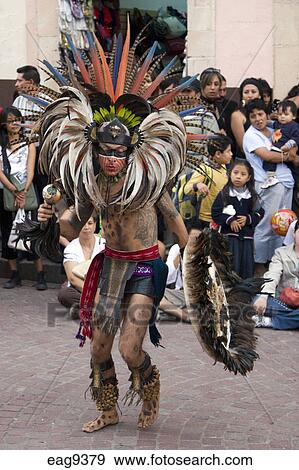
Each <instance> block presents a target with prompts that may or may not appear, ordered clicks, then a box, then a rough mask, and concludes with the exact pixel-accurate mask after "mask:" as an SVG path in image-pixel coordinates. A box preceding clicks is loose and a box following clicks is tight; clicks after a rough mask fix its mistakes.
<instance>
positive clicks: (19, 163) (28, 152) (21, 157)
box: [0, 106, 47, 290]
mask: <svg viewBox="0 0 299 470" xmlns="http://www.w3.org/2000/svg"><path fill="white" fill-rule="evenodd" d="M21 120H22V114H21V113H20V111H19V110H18V109H17V108H15V107H13V106H11V107H9V108H6V109H5V110H4V111H2V113H1V115H0V225H1V233H2V257H3V258H5V259H7V260H8V264H9V267H10V269H11V278H10V280H9V281H7V282H6V283H5V284H4V286H3V287H4V288H5V289H12V288H14V287H16V286H19V285H21V279H20V275H19V272H18V269H17V251H16V250H13V249H11V248H9V247H8V246H7V243H8V239H9V235H10V231H11V228H12V222H13V218H14V216H15V213H14V212H9V211H6V210H5V209H4V203H3V187H4V186H5V187H6V188H7V189H8V190H9V191H10V192H11V193H12V194H13V195H14V201H15V209H16V211H17V210H18V209H19V208H23V207H24V206H25V200H26V193H27V191H28V189H29V187H30V185H31V183H32V179H33V175H34V164H35V157H36V150H35V145H34V144H33V143H31V144H28V145H26V144H25V137H24V136H23V132H22V127H21V125H20V124H21ZM14 174H18V176H19V178H21V179H22V180H23V181H25V187H24V190H23V191H20V192H18V191H17V188H16V187H15V186H14V185H13V184H12V183H11V181H10V175H14ZM30 259H34V261H35V265H36V270H37V273H38V276H37V284H36V288H37V289H38V290H45V289H47V285H46V283H45V280H44V273H43V265H42V261H41V259H40V258H38V259H37V258H36V256H35V255H30Z"/></svg>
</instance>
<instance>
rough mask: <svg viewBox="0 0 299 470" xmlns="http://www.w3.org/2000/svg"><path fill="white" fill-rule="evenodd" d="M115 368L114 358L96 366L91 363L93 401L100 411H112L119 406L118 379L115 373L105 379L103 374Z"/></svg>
mask: <svg viewBox="0 0 299 470" xmlns="http://www.w3.org/2000/svg"><path fill="white" fill-rule="evenodd" d="M113 367H114V362H113V360H112V358H110V359H108V361H106V362H102V363H100V364H96V363H94V362H93V361H91V368H92V372H91V376H90V378H92V382H91V384H90V393H91V397H92V399H93V400H94V401H95V402H96V407H97V410H98V411H108V410H111V408H113V407H114V406H116V404H117V400H118V395H119V393H118V387H117V383H118V382H117V378H116V375H115V373H114V374H113V375H112V376H111V377H109V378H104V376H103V372H106V371H107V370H109V369H112V368H113Z"/></svg>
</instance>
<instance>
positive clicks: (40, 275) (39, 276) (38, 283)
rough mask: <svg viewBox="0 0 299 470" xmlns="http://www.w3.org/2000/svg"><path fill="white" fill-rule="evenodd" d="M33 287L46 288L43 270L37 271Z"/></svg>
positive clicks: (37, 288)
mask: <svg viewBox="0 0 299 470" xmlns="http://www.w3.org/2000/svg"><path fill="white" fill-rule="evenodd" d="M35 288H36V290H47V289H48V286H47V283H46V281H45V273H44V271H40V272H39V273H37V278H36V284H35Z"/></svg>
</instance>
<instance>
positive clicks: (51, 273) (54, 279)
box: [0, 258, 66, 284]
mask: <svg viewBox="0 0 299 470" xmlns="http://www.w3.org/2000/svg"><path fill="white" fill-rule="evenodd" d="M43 264H44V271H45V278H46V281H47V282H50V283H53V284H62V283H63V282H64V281H65V279H66V276H65V274H64V273H63V272H62V268H61V265H60V264H57V263H52V261H49V260H47V259H43ZM19 271H20V276H21V279H24V280H28V281H35V280H36V270H35V267H34V263H33V261H27V260H22V261H21V262H20V263H19ZM0 277H2V278H8V277H10V269H9V267H8V263H7V261H6V260H4V259H2V258H0Z"/></svg>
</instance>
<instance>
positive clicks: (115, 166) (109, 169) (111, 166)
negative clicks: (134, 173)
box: [99, 155, 127, 176]
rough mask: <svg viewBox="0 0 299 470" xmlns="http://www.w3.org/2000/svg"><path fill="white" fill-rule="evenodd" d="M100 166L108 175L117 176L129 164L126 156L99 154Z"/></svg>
mask: <svg viewBox="0 0 299 470" xmlns="http://www.w3.org/2000/svg"><path fill="white" fill-rule="evenodd" d="M99 163H100V167H101V169H102V170H103V173H104V175H106V176H117V175H118V174H119V173H120V172H121V171H122V170H123V169H124V168H125V167H126V165H127V159H126V158H117V157H114V156H111V157H106V156H103V155H99Z"/></svg>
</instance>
